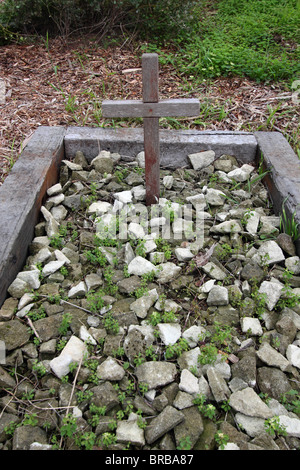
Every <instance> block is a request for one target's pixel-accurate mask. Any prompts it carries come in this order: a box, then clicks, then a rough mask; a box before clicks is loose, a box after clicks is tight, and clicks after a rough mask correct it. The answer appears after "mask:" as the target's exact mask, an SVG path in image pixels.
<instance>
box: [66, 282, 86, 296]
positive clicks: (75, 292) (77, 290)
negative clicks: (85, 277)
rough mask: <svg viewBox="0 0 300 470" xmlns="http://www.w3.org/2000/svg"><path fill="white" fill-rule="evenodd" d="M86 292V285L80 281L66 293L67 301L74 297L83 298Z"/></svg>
mask: <svg viewBox="0 0 300 470" xmlns="http://www.w3.org/2000/svg"><path fill="white" fill-rule="evenodd" d="M86 292H87V288H86V285H85V283H84V281H80V282H79V283H78V284H76V286H73V287H71V289H70V290H69V292H68V297H69V299H74V298H75V297H83V296H85V294H86Z"/></svg>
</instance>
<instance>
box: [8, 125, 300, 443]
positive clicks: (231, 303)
mask: <svg viewBox="0 0 300 470" xmlns="http://www.w3.org/2000/svg"><path fill="white" fill-rule="evenodd" d="M45 131H47V132H50V130H49V129H47V130H45V129H41V130H40V131H39V133H38V135H37V141H38V142H43V139H42V138H41V134H42V132H45ZM51 132H52V130H51ZM55 132H56V136H55V138H53V139H52V141H51V142H52V143H48V144H47V145H46V148H45V147H43V151H42V152H41V153H39V151H38V152H37V148H36V147H35V145H34V144H35V143H36V141H35V140H34V139H33V140H32V142H31V144H30V145H29V148H28V149H27V151H26V153H27V152H28V153H27V155H28V165H27V164H26V153H25V159H24V160H25V161H24V162H23V163H22V166H21V164H19V166H17V165H18V163H17V164H16V166H15V167H14V169H13V171H14V172H15V173H13V172H12V175H11V181H12V182H14V184H15V187H14V190H15V195H17V194H18V191H19V190H18V188H17V181H18V182H19V183H20V180H18V177H17V176H19V177H20V174H21V173H23V176H24V177H25V178H27V179H25V181H27V183H26V184H29V183H28V182H29V181H30V182H31V184H32V186H30V187H31V188H33V187H35V188H36V192H35V194H33V190H32V192H31V194H29V196H30V197H31V202H28V201H27V202H26V203H25V194H28V191H26V187H25V185H24V184H22V185H21V188H20V191H21V194H22V197H23V199H24V200H21V199H20V197H19V199H18V201H19V205H18V204H17V205H15V206H13V207H14V211H16V210H20V209H21V208H22V207H23V209H22V212H21V214H22V217H21V215H19V219H18V220H19V221H20V222H22V227H20V228H19V229H18V230H16V231H15V234H16V235H15V236H17V234H21V233H27V234H28V235H27V237H23V241H24V244H23V245H22V243H21V242H20V243H19V244H16V242H15V244H14V243H13V239H11V240H10V243H11V245H10V246H12V247H13V246H18V250H19V253H21V251H20V250H21V248H23V250H24V251H23V255H22V256H24V258H25V261H24V263H25V266H24V265H22V266H19V271H20V274H15V275H14V277H13V278H12V279H10V281H9V283H8V285H7V288H8V297H7V298H6V299H5V302H4V303H3V306H2V308H1V310H0V318H1V323H0V339H1V340H2V341H4V343H5V346H6V351H5V352H6V354H5V361H3V362H5V364H2V366H1V381H2V382H1V383H2V393H1V396H0V399H1V408H2V410H1V412H0V413H1V418H0V426H2V427H1V429H2V428H3V429H4V428H5V429H6V430H5V431H3V432H2V434H1V436H2V438H1V441H2V442H3V445H4V446H8V447H10V446H11V447H12V448H13V449H17V448H30V446H32V447H31V448H34V447H35V446H36V444H34V442H39V443H40V444H43V445H44V446H45V448H50V446H54V447H60V448H63V449H72V448H81V449H90V448H95V449H98V448H101V449H107V448H108V449H114V450H121V449H124V448H127V449H134V450H144V449H147V450H151V449H161V450H176V449H194V450H204V449H217V448H223V447H224V446H226V447H227V448H235V449H236V448H238V449H241V450H248V449H257V450H260V449H281V450H287V449H295V448H298V447H299V437H300V432H299V423H300V419H299V406H298V405H297V404H298V403H299V393H300V390H299V368H300V367H299V366H300V364H299V350H300V348H299V329H300V325H299V314H300V310H299V288H300V282H299V278H300V276H299V258H298V254H297V251H296V250H297V246H296V243H295V239H296V238H297V237H296V236H297V233H296V231H295V232H294V239H293V237H292V236H289V235H287V234H284V233H282V231H281V228H282V227H281V226H280V220H281V221H283V219H282V218H281V219H280V214H279V212H278V211H279V210H280V209H281V208H282V204H283V203H284V202H285V204H286V206H285V207H286V211H287V213H288V211H289V213H290V214H291V215H290V220H294V229H295V228H296V225H297V220H298V219H297V218H296V216H297V217H298V214H297V213H296V214H295V218H294V219H293V217H292V216H293V214H294V211H295V210H296V208H295V206H294V205H293V204H295V203H296V201H297V171H298V170H297V168H299V167H297V163H296V162H297V160H294V161H293V153H292V152H291V151H290V148H289V146H288V144H287V143H286V141H284V140H282V137H281V135H280V134H277V133H274V134H273V135H271V136H269V134H267V135H266V134H264V133H263V134H259V133H258V134H257V135H249V134H240V135H235V134H233V135H230V134H228V133H224V134H209V133H208V134H207V133H193V134H192V135H191V134H189V133H188V134H185V133H175V134H173V133H171V136H170V134H168V133H166V134H165V135H162V136H161V141H160V143H161V168H160V180H159V183H160V198H159V203H158V204H154V205H150V206H149V205H147V203H146V185H145V168H144V158H143V157H144V155H143V153H141V151H142V149H143V135H142V133H139V132H136V131H134V132H133V133H130V132H124V131H120V132H119V131H113V132H110V131H109V132H106V131H105V130H95V131H91V130H86V132H84V129H76V128H73V129H72V128H71V129H68V130H64V129H60V130H57V129H55ZM100 136H101V138H100ZM126 137H127V138H126ZM272 139H273V145H272V147H271V141H272ZM228 141H229V142H228ZM99 146H100V149H99ZM179 149H180V150H181V151H179ZM233 149H235V152H234V150H233ZM182 150H183V151H182ZM235 154H236V155H235ZM283 154H284V155H285V159H284V160H282V155H283ZM33 155H34V157H33ZM277 155H278V156H279V157H280V160H279V161H278V158H277ZM37 158H40V159H41V160H43V162H44V164H45V165H44V167H43V170H40V175H38V169H37V170H36V173H34V174H33V171H32V168H33V167H30V164H33V161H35V162H36V159H37ZM292 163H293V165H292ZM176 165H177V169H176ZM168 166H169V168H168ZM170 166H171V167H172V169H170ZM19 168H20V170H21V172H20V173H19V171H20V170H19ZM35 168H37V166H35ZM292 170H293V175H294V176H293V178H291V177H290V175H291V171H292ZM9 178H10V177H8V178H7V180H6V182H5V183H4V185H3V187H5V185H6V184H7V186H6V188H7V187H8V184H10V179H9ZM1 189H2V188H1ZM11 191H12V190H11ZM285 191H288V194H289V195H290V196H291V197H290V200H286V197H287V195H288V194H287V192H285ZM0 192H1V190H0ZM6 194H7V193H6ZM12 194H14V192H13V191H12ZM15 197H17V196H15ZM12 200H13V201H14V199H13V198H12ZM6 202H7V204H8V205H9V202H10V201H9V200H8V199H7V201H6ZM21 203H22V204H24V206H22V205H21ZM288 204H289V205H288ZM2 207H3V205H1V209H2ZM11 207H12V206H11ZM24 207H26V208H27V210H26V211H24ZM13 213H15V212H13V210H11V212H10V220H12V215H13ZM29 214H30V216H29ZM34 218H36V220H34ZM14 223H16V222H14ZM28 225H30V227H28ZM15 226H16V225H15ZM25 228H26V231H24V232H23V230H25ZM5 229H6V231H7V232H8V233H9V229H8V224H7V226H6V227H5ZM2 230H3V228H2ZM30 231H31V233H32V237H31V238H30V237H29V233H30ZM18 236H19V237H20V235H18ZM12 238H13V237H12ZM19 240H22V237H21V238H19ZM27 245H28V246H29V253H28V252H27ZM3 252H4V253H5V251H3ZM28 254H29V256H27V255H28ZM16 261H17V260H16V259H15V262H16ZM6 262H10V263H12V257H7V261H6ZM24 263H23V264H24ZM15 264H16V263H15ZM2 266H3V264H2ZM6 272H8V271H6ZM15 279H16V280H15ZM28 327H30V329H29V328H28ZM0 357H2V359H3V354H1V356H0ZM16 362H17V364H18V366H17V368H16V372H15V375H14V377H12V376H11V375H10V374H9V371H10V370H11V368H12V367H15V364H16ZM18 374H20V377H22V379H23V380H22V381H19V380H16V378H15V377H18ZM19 382H20V383H19ZM21 385H22V387H23V388H22V391H21V388H20V387H21ZM11 390H14V394H13V395H12V394H11V393H10V391H11ZM15 397H17V400H16V399H15ZM28 423H31V424H34V427H29V426H28ZM45 423H47V426H44V424H45ZM28 429H29V433H30V434H28V432H27V434H26V431H28Z"/></svg>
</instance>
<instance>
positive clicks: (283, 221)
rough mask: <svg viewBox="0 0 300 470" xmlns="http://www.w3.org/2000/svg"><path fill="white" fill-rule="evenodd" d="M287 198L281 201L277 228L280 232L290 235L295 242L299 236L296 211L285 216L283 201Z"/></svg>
mask: <svg viewBox="0 0 300 470" xmlns="http://www.w3.org/2000/svg"><path fill="white" fill-rule="evenodd" d="M287 199H288V198H285V200H284V201H283V203H282V209H281V215H280V224H279V228H280V231H281V232H282V233H286V234H288V235H290V236H291V237H292V240H293V241H294V242H295V241H297V240H298V239H299V237H300V231H299V224H298V222H297V221H296V211H295V212H294V213H293V214H292V215H291V217H288V216H287V213H286V210H285V203H286V201H287Z"/></svg>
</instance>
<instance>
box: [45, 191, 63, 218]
mask: <svg viewBox="0 0 300 470" xmlns="http://www.w3.org/2000/svg"><path fill="white" fill-rule="evenodd" d="M64 200H65V196H64V194H62V193H61V194H57V195H56V196H52V197H49V198H48V199H47V205H48V206H51V205H53V206H59V205H60V204H61V203H62V202H64ZM51 215H52V214H51Z"/></svg>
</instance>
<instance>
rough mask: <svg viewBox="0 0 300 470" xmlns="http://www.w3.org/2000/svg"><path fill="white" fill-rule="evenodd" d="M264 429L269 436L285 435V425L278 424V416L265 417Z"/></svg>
mask: <svg viewBox="0 0 300 470" xmlns="http://www.w3.org/2000/svg"><path fill="white" fill-rule="evenodd" d="M264 427H265V430H266V432H267V433H268V434H270V436H271V437H276V436H286V434H287V433H286V427H285V426H283V425H282V424H280V418H279V416H273V417H272V418H269V419H266V420H265V423H264Z"/></svg>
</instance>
